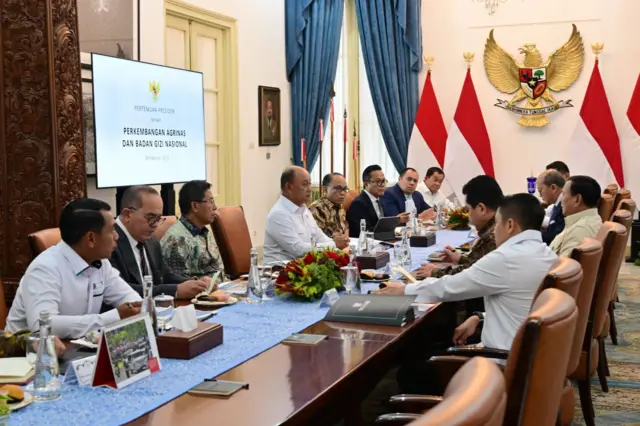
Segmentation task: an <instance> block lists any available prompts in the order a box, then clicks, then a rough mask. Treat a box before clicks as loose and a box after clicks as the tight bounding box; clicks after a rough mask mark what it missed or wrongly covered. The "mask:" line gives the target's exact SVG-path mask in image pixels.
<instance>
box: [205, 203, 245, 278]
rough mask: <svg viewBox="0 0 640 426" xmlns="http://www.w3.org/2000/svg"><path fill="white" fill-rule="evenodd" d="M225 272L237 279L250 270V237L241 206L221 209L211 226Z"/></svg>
mask: <svg viewBox="0 0 640 426" xmlns="http://www.w3.org/2000/svg"><path fill="white" fill-rule="evenodd" d="M212 227H213V235H214V236H215V238H216V243H217V244H218V249H219V250H220V256H221V257H222V262H223V263H224V270H225V272H226V273H227V274H228V275H230V276H231V278H237V277H239V276H240V275H242V274H246V273H248V272H249V269H250V268H251V247H252V245H251V235H250V234H249V227H248V226H247V220H246V218H245V215H244V210H243V209H242V206H234V207H221V208H219V209H218V212H217V217H216V220H215V221H214V222H213V224H212Z"/></svg>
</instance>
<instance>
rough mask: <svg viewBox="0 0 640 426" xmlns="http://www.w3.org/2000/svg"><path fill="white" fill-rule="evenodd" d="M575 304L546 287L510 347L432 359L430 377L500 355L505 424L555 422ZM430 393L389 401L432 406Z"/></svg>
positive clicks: (439, 377)
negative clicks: (474, 359) (473, 360)
mask: <svg viewBox="0 0 640 426" xmlns="http://www.w3.org/2000/svg"><path fill="white" fill-rule="evenodd" d="M577 319H578V308H577V306H576V303H575V301H574V300H573V298H572V297H571V296H569V295H568V294H566V293H565V292H563V291H561V290H558V289H555V288H549V289H546V290H544V291H543V292H542V293H541V294H540V296H538V298H537V299H536V301H535V302H534V304H533V307H532V308H531V312H530V313H529V316H528V318H527V319H526V320H525V321H524V323H523V324H522V325H521V326H520V329H519V330H518V332H517V333H516V336H515V337H514V339H513V343H512V344H511V349H510V350H509V351H502V350H498V349H490V348H469V349H468V350H466V351H462V353H461V355H463V356H441V357H433V358H432V359H431V360H429V361H428V362H429V363H433V365H434V368H433V369H432V371H435V372H437V373H436V374H435V376H434V378H433V380H437V381H440V382H441V383H442V382H446V383H448V382H449V381H450V379H451V377H452V376H453V374H454V373H455V372H457V371H458V370H459V369H460V367H461V366H462V365H463V364H464V363H465V362H466V361H467V360H468V359H469V358H468V357H470V356H484V357H490V358H503V357H504V356H505V354H508V358H507V362H506V366H505V369H504V378H505V383H506V389H507V409H506V413H505V418H504V422H503V425H505V426H540V425H553V424H555V422H556V421H557V417H558V409H559V406H560V397H561V395H562V391H563V388H564V382H565V378H566V376H567V375H568V373H569V371H568V366H569V357H570V355H571V344H572V340H571V339H567V336H573V333H574V332H575V328H576V322H577ZM432 400H433V397H430V396H423V395H397V396H394V397H392V398H391V401H390V402H391V403H392V404H393V405H395V406H398V407H405V408H409V409H413V410H415V409H416V408H418V407H421V408H422V409H424V408H425V407H427V408H428V407H429V406H430V405H432V403H431V401H432Z"/></svg>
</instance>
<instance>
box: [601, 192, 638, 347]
mask: <svg viewBox="0 0 640 426" xmlns="http://www.w3.org/2000/svg"><path fill="white" fill-rule="evenodd" d="M625 201H628V200H623V202H625ZM632 202H633V201H632ZM621 204H622V203H621ZM633 204H635V202H633ZM625 205H628V203H625ZM611 221H612V222H615V223H619V224H621V225H622V226H624V227H625V229H626V230H627V236H628V235H630V234H631V224H632V223H633V212H631V211H630V210H616V211H615V212H614V213H613V215H612V216H611ZM625 248H626V247H625ZM623 258H624V256H623ZM621 265H622V259H621V260H620V266H621ZM620 266H618V274H619V272H620ZM618 274H616V279H615V287H614V289H613V292H612V293H611V301H610V303H609V318H608V320H607V321H608V323H609V327H607V330H604V332H605V333H606V335H605V336H604V337H607V336H611V343H613V344H614V345H617V344H618V328H617V327H616V317H615V316H614V314H613V311H614V309H615V308H616V303H615V302H616V301H617V300H618Z"/></svg>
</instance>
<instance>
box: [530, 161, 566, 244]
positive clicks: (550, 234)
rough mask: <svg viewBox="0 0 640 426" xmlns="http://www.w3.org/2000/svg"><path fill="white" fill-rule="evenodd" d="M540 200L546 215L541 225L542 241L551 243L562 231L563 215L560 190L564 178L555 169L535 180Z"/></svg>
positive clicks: (546, 171)
mask: <svg viewBox="0 0 640 426" xmlns="http://www.w3.org/2000/svg"><path fill="white" fill-rule="evenodd" d="M536 182H537V186H538V192H539V193H540V198H542V201H543V202H544V203H545V204H547V205H548V206H549V207H548V208H547V211H546V215H545V218H544V222H543V223H542V241H544V242H545V244H547V245H549V244H551V241H553V239H554V238H555V237H556V235H558V234H559V233H561V232H562V231H563V230H564V215H563V214H562V204H561V203H562V188H563V187H564V182H565V180H564V177H563V176H562V174H561V173H560V172H558V171H557V170H555V169H549V170H545V171H544V172H542V173H541V174H540V176H538V179H537V180H536Z"/></svg>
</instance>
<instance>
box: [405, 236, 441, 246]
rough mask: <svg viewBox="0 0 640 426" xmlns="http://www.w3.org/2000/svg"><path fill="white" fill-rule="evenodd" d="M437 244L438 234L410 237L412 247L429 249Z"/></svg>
mask: <svg viewBox="0 0 640 426" xmlns="http://www.w3.org/2000/svg"><path fill="white" fill-rule="evenodd" d="M435 243H436V233H435V232H430V233H428V234H427V235H416V236H415V237H414V236H411V237H409V245H410V246H411V247H429V246H432V245H434V244H435Z"/></svg>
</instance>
